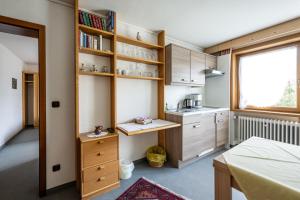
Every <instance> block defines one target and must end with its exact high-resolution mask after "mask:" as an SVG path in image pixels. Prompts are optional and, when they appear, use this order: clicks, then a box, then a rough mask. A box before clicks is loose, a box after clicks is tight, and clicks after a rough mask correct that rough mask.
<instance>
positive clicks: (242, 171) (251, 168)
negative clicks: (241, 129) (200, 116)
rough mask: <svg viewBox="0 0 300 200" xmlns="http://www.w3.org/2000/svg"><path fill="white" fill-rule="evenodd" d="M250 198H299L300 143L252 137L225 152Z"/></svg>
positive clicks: (282, 199)
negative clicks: (299, 144) (292, 143)
mask: <svg viewBox="0 0 300 200" xmlns="http://www.w3.org/2000/svg"><path fill="white" fill-rule="evenodd" d="M223 156H224V159H225V161H226V163H227V165H228V168H229V170H230V172H231V174H232V176H233V177H234V178H235V180H236V181H237V183H238V185H239V186H240V188H241V190H242V191H243V193H244V194H245V196H246V197H247V199H249V200H300V146H296V145H291V144H286V143H281V142H277V141H273V140H268V139H263V138H258V137H252V138H250V139H248V140H246V141H244V142H242V143H241V144H239V145H237V146H236V147H234V148H232V149H230V150H229V151H227V152H225V153H223Z"/></svg>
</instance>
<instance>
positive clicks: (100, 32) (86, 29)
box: [78, 24, 114, 38]
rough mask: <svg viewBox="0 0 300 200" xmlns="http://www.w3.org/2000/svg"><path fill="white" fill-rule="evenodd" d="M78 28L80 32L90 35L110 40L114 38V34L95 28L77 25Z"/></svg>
mask: <svg viewBox="0 0 300 200" xmlns="http://www.w3.org/2000/svg"><path fill="white" fill-rule="evenodd" d="M78 27H79V29H80V30H81V31H83V32H85V33H89V34H92V35H102V36H103V37H105V38H112V37H113V36H114V33H112V32H109V31H104V30H100V29H97V28H92V27H89V26H86V25H82V24H79V25H78Z"/></svg>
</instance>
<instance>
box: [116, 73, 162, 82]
mask: <svg viewBox="0 0 300 200" xmlns="http://www.w3.org/2000/svg"><path fill="white" fill-rule="evenodd" d="M116 77H117V78H128V79H141V80H154V81H162V80H164V79H163V78H158V77H147V76H129V75H120V74H117V75H116Z"/></svg>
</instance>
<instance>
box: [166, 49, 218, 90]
mask: <svg viewBox="0 0 300 200" xmlns="http://www.w3.org/2000/svg"><path fill="white" fill-rule="evenodd" d="M216 66H217V58H216V57H215V56H212V55H207V54H204V53H199V52H195V51H192V50H189V49H186V48H183V47H180V46H177V45H174V44H169V45H168V46H167V47H166V84H167V85H186V86H201V85H204V84H205V72H204V70H205V69H208V68H215V67H216Z"/></svg>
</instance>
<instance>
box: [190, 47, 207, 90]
mask: <svg viewBox="0 0 300 200" xmlns="http://www.w3.org/2000/svg"><path fill="white" fill-rule="evenodd" d="M204 70H205V54H203V53H199V52H195V51H191V83H192V84H197V85H204V84H205V72H204Z"/></svg>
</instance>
